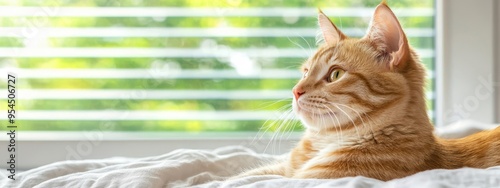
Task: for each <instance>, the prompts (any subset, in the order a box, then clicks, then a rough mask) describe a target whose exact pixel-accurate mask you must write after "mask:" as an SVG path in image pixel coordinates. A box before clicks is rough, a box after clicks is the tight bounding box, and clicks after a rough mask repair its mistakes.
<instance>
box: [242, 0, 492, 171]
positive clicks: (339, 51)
mask: <svg viewBox="0 0 500 188" xmlns="http://www.w3.org/2000/svg"><path fill="white" fill-rule="evenodd" d="M319 25H320V28H321V31H322V33H323V37H324V39H325V44H324V45H323V46H321V47H319V49H318V51H317V52H316V54H314V55H313V56H312V57H311V58H309V60H308V61H307V62H305V64H304V65H303V66H302V70H303V73H304V75H303V78H302V79H301V80H300V81H299V82H298V83H297V85H296V86H295V87H294V89H293V93H294V96H295V97H294V101H293V108H294V111H295V113H296V114H297V115H298V116H299V117H300V119H301V120H302V122H303V124H304V125H305V127H306V131H305V134H304V136H303V138H302V139H301V141H300V142H299V144H298V145H297V147H295V148H294V149H293V150H292V151H291V153H290V155H289V157H288V159H287V160H286V161H281V162H279V163H276V164H273V165H269V166H264V167H261V168H257V169H254V170H251V171H248V172H245V173H243V174H241V175H239V176H237V177H241V176H250V175H264V174H276V175H282V176H285V177H292V178H340V177H346V176H366V177H372V178H376V179H380V180H391V179H394V178H401V177H405V176H408V175H411V174H415V173H417V172H420V171H424V170H429V169H436V168H443V169H453V168H461V167H474V168H486V167H490V166H495V165H500V127H499V128H496V129H495V130H492V131H485V132H480V133H477V134H474V135H471V136H469V137H466V138H462V139H454V140H444V139H440V138H437V137H435V136H434V135H433V126H432V124H431V123H430V122H429V118H428V117H427V111H426V104H425V95H424V89H423V88H424V78H425V70H424V68H423V66H422V64H421V63H420V62H419V59H418V56H417V54H416V53H415V51H414V50H413V49H412V48H411V47H410V46H409V45H408V40H407V39H406V36H405V34H404V32H403V30H402V28H401V26H400V24H399V22H398V20H397V18H396V16H395V15H394V14H393V13H392V11H391V10H390V9H389V7H388V6H387V5H386V4H385V2H382V3H381V4H380V5H378V6H377V8H376V10H375V13H374V15H373V20H372V23H371V27H370V29H369V31H368V34H367V35H366V36H364V37H363V38H361V39H351V38H348V37H347V36H345V35H344V34H343V33H342V32H341V31H340V30H338V29H337V28H336V27H335V25H334V24H333V23H332V22H331V21H330V20H329V19H328V17H327V16H325V15H324V14H323V13H322V12H321V11H320V13H319Z"/></svg>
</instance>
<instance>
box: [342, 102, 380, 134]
mask: <svg viewBox="0 0 500 188" xmlns="http://www.w3.org/2000/svg"><path fill="white" fill-rule="evenodd" d="M332 104H336V105H341V106H344V107H346V108H349V109H350V110H352V111H353V112H355V113H356V114H357V115H358V117H359V118H360V120H361V123H362V124H363V127H366V126H368V127H369V128H370V131H371V133H372V134H373V127H372V126H370V125H366V123H365V121H364V118H363V116H362V115H364V116H366V117H367V118H368V121H370V122H373V119H372V118H371V117H370V116H369V115H368V114H366V113H363V114H361V113H359V112H358V111H357V110H356V109H354V108H352V107H350V106H348V105H345V104H340V103H332Z"/></svg>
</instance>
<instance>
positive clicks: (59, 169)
mask: <svg viewBox="0 0 500 188" xmlns="http://www.w3.org/2000/svg"><path fill="white" fill-rule="evenodd" d="M493 127H494V125H488V124H481V123H477V122H471V121H463V122H459V123H456V124H455V125H452V126H448V127H446V128H443V129H437V130H436V133H437V134H439V135H442V136H443V137H461V136H464V135H467V134H470V133H473V132H477V131H479V130H483V129H490V128H493ZM281 157H284V156H283V155H282V156H275V155H267V154H259V153H255V152H254V151H252V150H251V149H249V148H245V147H242V146H227V147H222V148H218V149H215V150H190V149H181V150H175V151H172V152H170V153H167V154H164V155H160V156H151V157H146V158H123V157H114V158H107V159H98V160H80V161H61V162H56V163H53V164H49V165H45V166H42V167H39V168H35V169H31V170H28V171H25V172H21V173H19V174H17V180H16V181H11V180H10V179H7V178H6V176H2V177H1V178H2V179H1V182H0V187H189V186H193V187H236V186H245V187H347V188H351V187H356V188H358V187H405V188H407V187H419V188H420V187H450V188H457V187H500V166H497V167H491V168H488V169H473V168H461V169H454V170H444V169H436V170H429V171H424V172H420V173H417V174H414V175H412V176H408V177H405V178H401V179H395V180H391V181H388V182H383V181H379V180H376V179H371V178H367V177H361V176H358V177H346V178H341V179H329V180H319V179H290V178H284V177H281V176H277V175H267V176H252V177H246V178H239V179H232V180H227V181H225V179H226V178H227V177H230V176H232V175H235V174H237V173H239V172H241V171H242V170H244V169H249V168H252V167H254V166H256V165H258V164H263V163H266V162H271V161H274V160H277V159H279V158H281ZM2 171H3V172H5V169H2Z"/></svg>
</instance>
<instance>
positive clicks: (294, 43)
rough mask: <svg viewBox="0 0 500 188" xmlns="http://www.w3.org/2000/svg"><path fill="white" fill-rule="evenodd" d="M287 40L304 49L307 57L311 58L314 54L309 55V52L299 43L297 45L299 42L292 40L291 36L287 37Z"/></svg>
mask: <svg viewBox="0 0 500 188" xmlns="http://www.w3.org/2000/svg"><path fill="white" fill-rule="evenodd" d="M286 38H287V39H288V41H290V42H291V43H292V44H295V45H297V46H298V47H300V48H302V50H303V52H304V53H305V54H306V57H309V56H310V55H311V54H312V53H311V54H308V53H307V50H306V49H305V48H304V47H303V46H301V45H300V44H299V43H297V42H295V41H293V40H292V39H290V36H287V37H286Z"/></svg>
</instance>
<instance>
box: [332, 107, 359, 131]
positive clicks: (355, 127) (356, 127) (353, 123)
mask: <svg viewBox="0 0 500 188" xmlns="http://www.w3.org/2000/svg"><path fill="white" fill-rule="evenodd" d="M333 106H335V108H337V109H339V110H340V111H342V113H344V114H345V115H346V116H347V118H349V120H350V121H351V123H352V125H353V126H354V129H355V130H356V134H358V138H361V135H360V134H359V130H358V126H356V123H355V122H354V120H353V119H352V118H351V116H349V114H348V113H347V112H345V111H344V110H342V108H340V107H339V106H338V105H336V104H334V105H333Z"/></svg>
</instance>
